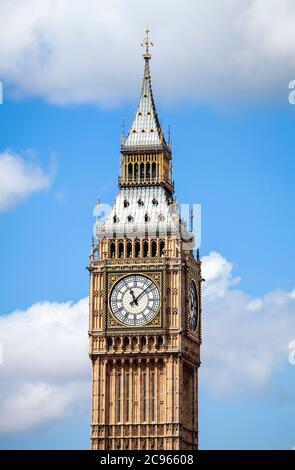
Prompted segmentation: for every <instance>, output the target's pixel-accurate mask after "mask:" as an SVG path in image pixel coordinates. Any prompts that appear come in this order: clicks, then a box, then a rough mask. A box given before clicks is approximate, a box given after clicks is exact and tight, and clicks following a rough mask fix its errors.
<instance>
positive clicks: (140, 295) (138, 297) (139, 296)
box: [135, 286, 151, 304]
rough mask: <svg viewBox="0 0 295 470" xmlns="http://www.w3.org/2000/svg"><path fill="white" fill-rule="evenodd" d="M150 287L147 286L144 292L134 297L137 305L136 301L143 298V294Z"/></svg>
mask: <svg viewBox="0 0 295 470" xmlns="http://www.w3.org/2000/svg"><path fill="white" fill-rule="evenodd" d="M150 287H151V286H147V288H146V289H145V290H143V291H142V292H141V293H140V294H139V295H138V296H137V297H136V299H135V301H136V304H137V301H138V299H140V298H141V297H142V296H143V294H144V293H145V292H146V291H147V290H148V289H149V288H150Z"/></svg>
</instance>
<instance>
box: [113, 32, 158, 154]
mask: <svg viewBox="0 0 295 470" xmlns="http://www.w3.org/2000/svg"><path fill="white" fill-rule="evenodd" d="M146 32H147V36H146V38H145V40H144V44H145V46H146V51H145V54H143V57H144V61H145V64H144V74H143V82H142V88H141V94H140V98H139V103H138V106H137V110H136V113H135V116H134V120H133V123H132V125H131V127H130V130H129V132H128V135H127V138H126V140H125V142H124V144H123V145H122V148H124V149H127V148H128V149H130V150H131V149H132V148H145V147H154V146H156V147H159V146H162V145H165V146H167V144H166V142H165V138H164V134H163V132H162V129H161V125H160V122H159V118H158V114H157V110H156V106H155V102H154V97H153V91H152V81H151V72H150V59H151V55H150V53H149V46H150V45H152V42H151V41H150V39H149V37H148V29H147V30H146Z"/></svg>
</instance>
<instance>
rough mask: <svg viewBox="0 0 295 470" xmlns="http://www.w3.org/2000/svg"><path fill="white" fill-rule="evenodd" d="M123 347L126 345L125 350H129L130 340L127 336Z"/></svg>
mask: <svg viewBox="0 0 295 470" xmlns="http://www.w3.org/2000/svg"><path fill="white" fill-rule="evenodd" d="M123 345H124V348H125V349H126V348H128V346H129V338H128V336H125V337H124V340H123Z"/></svg>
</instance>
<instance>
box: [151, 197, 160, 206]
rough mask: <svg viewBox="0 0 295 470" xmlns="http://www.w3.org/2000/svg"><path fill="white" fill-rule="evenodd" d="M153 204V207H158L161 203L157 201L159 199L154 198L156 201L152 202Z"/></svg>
mask: <svg viewBox="0 0 295 470" xmlns="http://www.w3.org/2000/svg"><path fill="white" fill-rule="evenodd" d="M152 204H153V206H157V205H158V204H159V203H158V201H157V199H156V198H155V197H154V199H153V200H152Z"/></svg>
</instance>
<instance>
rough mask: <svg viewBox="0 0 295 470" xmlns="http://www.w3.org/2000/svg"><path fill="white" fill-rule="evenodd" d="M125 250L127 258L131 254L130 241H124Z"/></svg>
mask: <svg viewBox="0 0 295 470" xmlns="http://www.w3.org/2000/svg"><path fill="white" fill-rule="evenodd" d="M126 252H127V258H131V256H132V241H131V240H127V242H126Z"/></svg>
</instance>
